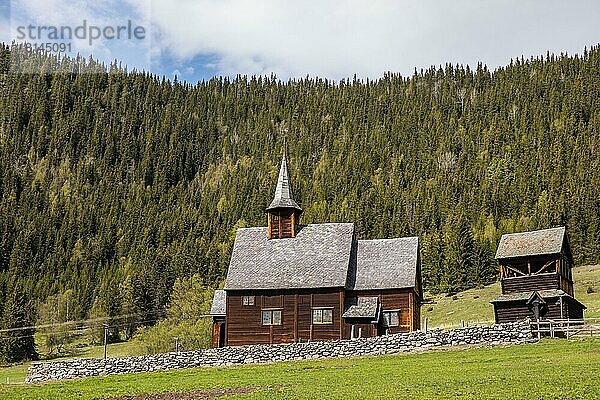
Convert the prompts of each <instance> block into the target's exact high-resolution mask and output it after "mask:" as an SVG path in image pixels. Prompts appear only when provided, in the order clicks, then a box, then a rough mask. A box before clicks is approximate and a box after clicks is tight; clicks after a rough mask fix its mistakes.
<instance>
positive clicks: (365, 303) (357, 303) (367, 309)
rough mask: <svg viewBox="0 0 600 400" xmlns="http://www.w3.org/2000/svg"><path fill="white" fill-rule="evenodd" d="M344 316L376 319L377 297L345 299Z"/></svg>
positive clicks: (377, 309)
mask: <svg viewBox="0 0 600 400" xmlns="http://www.w3.org/2000/svg"><path fill="white" fill-rule="evenodd" d="M345 310H346V311H345V312H344V315H342V317H344V318H370V319H371V320H377V319H378V317H379V297H358V298H355V299H351V300H346V307H345Z"/></svg>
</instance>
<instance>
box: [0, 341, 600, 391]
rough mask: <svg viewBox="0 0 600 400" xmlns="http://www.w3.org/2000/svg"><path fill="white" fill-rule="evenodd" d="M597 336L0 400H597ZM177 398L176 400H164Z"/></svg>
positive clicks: (93, 384) (83, 386)
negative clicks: (184, 395) (218, 397)
mask: <svg viewBox="0 0 600 400" xmlns="http://www.w3.org/2000/svg"><path fill="white" fill-rule="evenodd" d="M598 376H600V338H594V339H578V340H570V341H568V340H566V339H546V340H543V341H542V342H540V343H535V344H525V345H515V346H511V347H494V348H489V347H483V348H478V349H467V350H448V351H437V352H430V353H422V354H407V355H393V356H379V357H366V358H346V359H331V360H324V361H301V362H286V363H279V364H271V365H257V366H242V367H228V368H205V369H190V370H179V371H171V372H162V373H142V374H130V375H122V376H111V377H104V378H90V379H83V380H77V381H69V382H61V383H51V384H43V385H28V386H26V385H17V386H3V387H0V397H1V398H2V399H6V400H11V399H15V400H16V399H28V400H31V399H68V398H71V399H73V398H76V399H82V400H84V399H101V398H106V397H111V396H117V395H132V394H141V393H162V392H185V391H193V390H214V389H219V388H253V389H255V390H254V391H251V392H250V393H248V394H243V395H236V396H232V398H244V399H272V398H294V399H318V398H327V399H358V398H360V399H396V398H403V399H438V398H440V399H447V398H453V399H459V398H460V399H597V398H600V384H598ZM169 398H177V397H169Z"/></svg>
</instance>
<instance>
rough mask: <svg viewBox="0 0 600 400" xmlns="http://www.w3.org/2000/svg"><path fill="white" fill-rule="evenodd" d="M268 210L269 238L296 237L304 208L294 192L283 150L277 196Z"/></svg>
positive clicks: (276, 189)
mask: <svg viewBox="0 0 600 400" xmlns="http://www.w3.org/2000/svg"><path fill="white" fill-rule="evenodd" d="M266 211H267V218H268V230H267V232H268V237H269V239H284V238H293V237H296V232H297V226H298V223H299V220H300V214H302V208H300V206H299V205H298V203H296V201H295V200H294V196H293V194H292V186H291V184H290V177H289V174H288V169H287V160H286V157H285V151H284V152H283V158H282V160H281V167H280V168H279V177H278V178H277V187H276V188H275V196H274V197H273V201H272V202H271V204H270V205H269V207H267V210H266Z"/></svg>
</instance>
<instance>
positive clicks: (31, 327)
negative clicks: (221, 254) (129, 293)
mask: <svg viewBox="0 0 600 400" xmlns="http://www.w3.org/2000/svg"><path fill="white" fill-rule="evenodd" d="M164 311H165V309H164V308H163V309H160V310H156V311H147V312H143V313H137V314H125V315H115V316H109V317H98V318H91V319H83V320H78V321H66V322H60V323H54V324H43V325H30V326H21V327H18V328H6V329H0V333H7V332H16V331H26V330H32V329H35V330H37V329H46V328H54V327H60V326H65V325H72V324H76V325H86V324H89V323H94V322H104V321H107V320H111V319H123V318H133V317H140V316H148V315H153V314H160V313H163V312H164Z"/></svg>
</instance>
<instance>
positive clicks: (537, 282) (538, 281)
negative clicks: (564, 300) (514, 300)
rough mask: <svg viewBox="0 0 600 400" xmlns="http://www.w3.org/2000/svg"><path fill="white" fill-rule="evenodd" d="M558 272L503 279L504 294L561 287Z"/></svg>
mask: <svg viewBox="0 0 600 400" xmlns="http://www.w3.org/2000/svg"><path fill="white" fill-rule="evenodd" d="M558 278H559V276H558V275H557V274H540V275H533V276H520V277H515V278H506V279H503V280H502V282H501V284H502V294H510V293H519V292H529V291H533V290H544V289H560V285H559V279H558Z"/></svg>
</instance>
